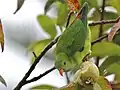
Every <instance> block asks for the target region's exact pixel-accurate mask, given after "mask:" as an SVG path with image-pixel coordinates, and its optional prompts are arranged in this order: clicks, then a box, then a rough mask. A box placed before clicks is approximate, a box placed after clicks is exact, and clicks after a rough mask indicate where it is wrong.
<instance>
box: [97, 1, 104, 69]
mask: <svg viewBox="0 0 120 90" xmlns="http://www.w3.org/2000/svg"><path fill="white" fill-rule="evenodd" d="M102 1H103V3H102V8H101V12H100V21H102V20H103V19H104V12H105V10H104V8H105V0H102ZM103 25H104V24H100V28H99V35H98V37H101V36H102V34H103ZM99 59H100V57H97V58H96V62H95V64H96V66H98V67H99Z"/></svg>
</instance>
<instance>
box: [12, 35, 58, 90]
mask: <svg viewBox="0 0 120 90" xmlns="http://www.w3.org/2000/svg"><path fill="white" fill-rule="evenodd" d="M58 38H59V37H57V38H56V39H55V40H53V41H52V42H51V43H50V44H49V45H48V46H47V47H46V48H45V49H44V50H43V51H42V52H41V53H40V55H39V56H38V57H37V58H36V59H35V61H34V63H33V64H32V66H31V67H30V69H29V70H28V72H27V73H26V74H25V76H24V77H23V79H22V80H21V81H20V82H19V83H18V85H17V86H16V87H15V88H14V90H20V89H21V87H22V86H23V85H25V82H26V79H27V78H28V77H29V76H30V74H31V73H32V71H33V70H34V69H35V67H36V65H37V64H38V63H39V61H40V59H41V58H42V57H43V56H44V55H45V53H46V52H47V51H48V50H49V49H50V48H51V47H52V46H53V45H54V44H55V43H56V42H57V40H58Z"/></svg>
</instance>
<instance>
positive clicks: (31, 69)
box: [14, 17, 120, 90]
mask: <svg viewBox="0 0 120 90" xmlns="http://www.w3.org/2000/svg"><path fill="white" fill-rule="evenodd" d="M119 19H120V17H118V18H117V19H115V20H102V21H96V22H92V23H90V24H89V26H95V25H99V24H111V23H117V22H118V20H119ZM58 38H59V37H57V38H56V39H55V40H53V41H52V42H51V43H50V44H49V45H48V46H47V47H46V48H45V49H44V50H43V51H42V52H41V53H40V55H39V56H38V57H37V58H36V59H35V61H34V63H33V64H32V65H31V67H30V69H29V70H28V71H27V73H26V74H25V76H24V77H23V79H22V80H21V81H20V82H19V83H18V85H17V86H16V87H15V88H14V90H20V89H21V88H22V86H23V85H25V84H27V83H30V82H33V81H36V80H38V79H40V78H42V77H43V76H45V75H47V74H48V73H49V72H51V71H53V70H54V69H55V68H54V67H53V68H51V69H50V70H48V71H46V72H45V73H43V74H41V75H39V76H37V77H34V78H32V79H31V80H27V78H28V77H29V76H30V74H31V73H32V71H33V70H34V69H35V67H36V65H37V64H38V63H39V61H40V59H41V58H42V57H43V56H44V55H45V53H46V52H47V51H48V50H49V49H50V48H51V47H52V46H53V45H54V44H55V43H56V42H57V40H58ZM104 38H105V37H101V38H99V39H97V40H95V41H93V42H92V45H93V44H95V43H97V42H99V41H101V40H102V39H104ZM33 54H34V53H33Z"/></svg>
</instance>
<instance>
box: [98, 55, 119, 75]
mask: <svg viewBox="0 0 120 90" xmlns="http://www.w3.org/2000/svg"><path fill="white" fill-rule="evenodd" d="M118 61H120V56H109V57H108V58H107V59H105V61H104V62H103V63H102V64H101V66H100V72H101V74H103V72H104V70H105V69H106V68H108V67H109V66H110V65H112V64H114V63H117V62H118Z"/></svg>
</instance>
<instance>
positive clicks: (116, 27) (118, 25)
mask: <svg viewBox="0 0 120 90" xmlns="http://www.w3.org/2000/svg"><path fill="white" fill-rule="evenodd" d="M119 29H120V20H119V21H118V22H117V23H115V24H114V26H113V27H112V29H111V31H110V33H109V34H108V41H112V40H113V38H114V36H115V34H116V33H117V31H118V30H119Z"/></svg>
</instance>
